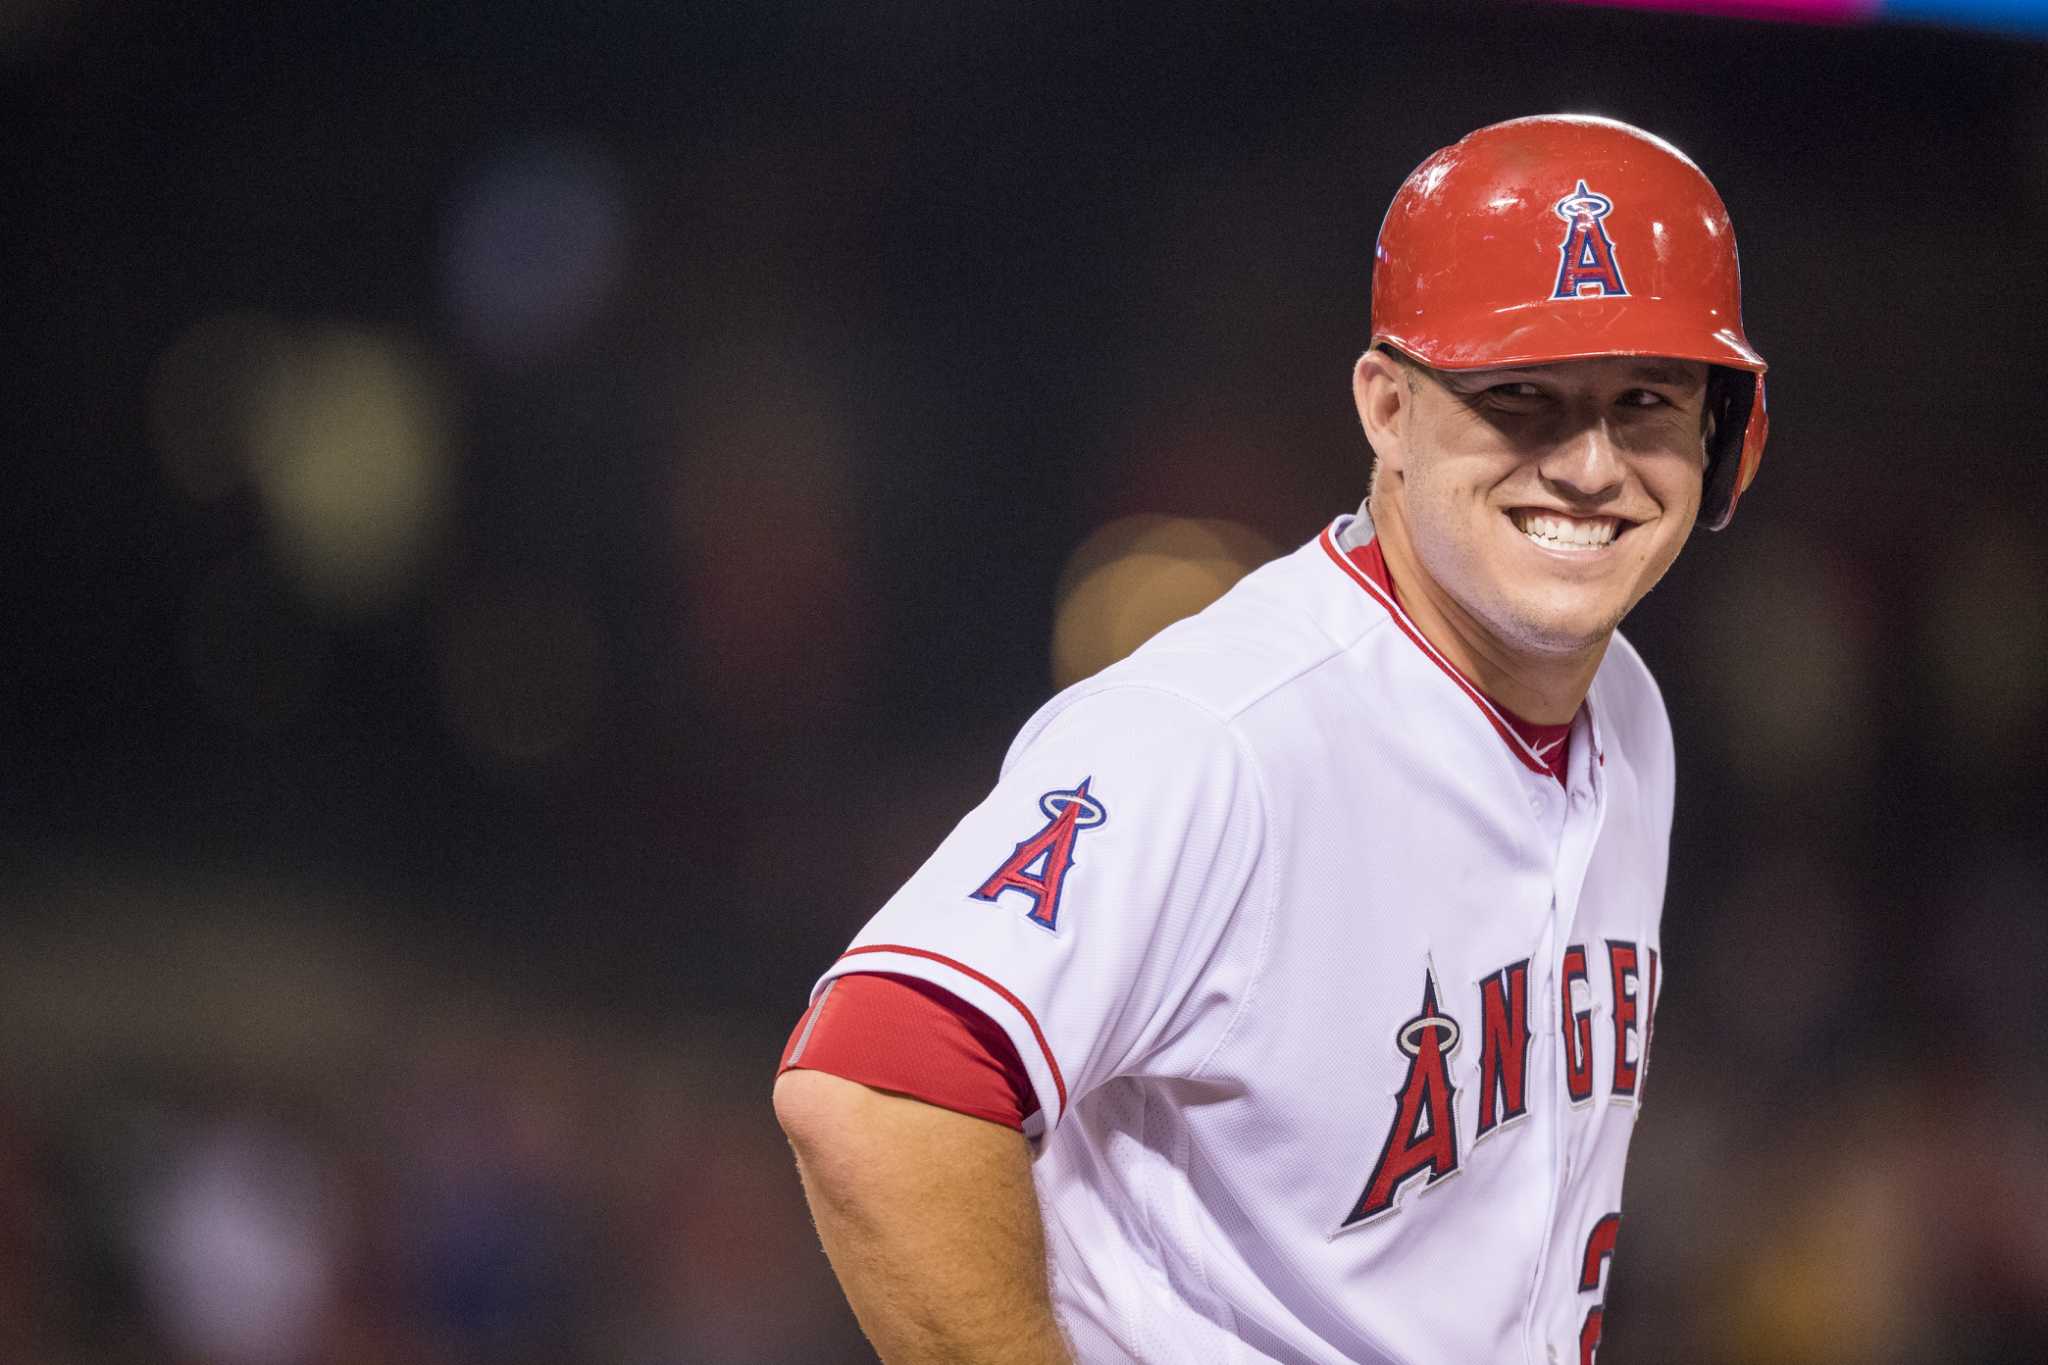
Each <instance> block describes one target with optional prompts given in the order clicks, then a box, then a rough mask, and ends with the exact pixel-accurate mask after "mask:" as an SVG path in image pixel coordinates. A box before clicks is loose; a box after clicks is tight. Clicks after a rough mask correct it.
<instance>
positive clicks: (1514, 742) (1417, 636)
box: [1318, 522, 1552, 777]
mask: <svg viewBox="0 0 2048 1365" xmlns="http://www.w3.org/2000/svg"><path fill="white" fill-rule="evenodd" d="M1336 531H1337V527H1336V523H1334V522H1332V523H1331V524H1330V525H1328V526H1325V527H1324V528H1323V533H1322V535H1321V536H1319V537H1318V540H1319V541H1320V542H1321V543H1322V547H1323V550H1324V552H1325V553H1326V554H1328V555H1329V556H1330V562H1331V563H1332V564H1335V565H1336V566H1337V567H1338V568H1340V569H1342V570H1343V571H1344V573H1345V574H1346V575H1347V576H1348V577H1349V578H1350V579H1351V581H1352V582H1354V583H1356V584H1358V586H1359V587H1361V588H1363V589H1365V591H1366V594H1367V595H1368V596H1370V597H1371V598H1372V599H1373V600H1374V601H1376V602H1378V603H1379V604H1380V605H1381V606H1382V607H1385V608H1386V610H1387V615H1389V616H1391V617H1392V618H1393V619H1394V624H1395V625H1397V626H1399V627H1400V628H1401V633H1402V634H1403V635H1406V636H1407V637H1408V638H1409V639H1410V640H1411V641H1413V642H1414V644H1415V647H1416V648H1417V649H1420V650H1421V651H1422V652H1423V653H1424V654H1426V655H1428V656H1429V660H1430V662H1431V663H1434V664H1435V665H1436V666H1437V667H1438V668H1441V669H1442V670H1443V671H1444V676H1445V677H1447V678H1449V679H1450V680H1451V681H1452V682H1454V683H1456V684H1457V685H1458V687H1459V689H1460V690H1461V691H1463V692H1464V694H1465V695H1466V696H1468V697H1470V698H1471V699H1472V704H1473V705H1474V706H1477V707H1478V708H1479V711H1480V714H1481V715H1483V716H1485V717H1486V719H1487V722H1488V723H1489V724H1490V725H1492V726H1493V728H1494V732H1495V733H1496V734H1498V735H1499V736H1500V737H1501V739H1502V740H1503V741H1504V742H1505V743H1506V744H1507V746H1508V750H1509V751H1510V752H1511V753H1513V754H1514V756H1515V757H1516V758H1518V759H1520V760H1521V761H1522V766H1523V767H1525V768H1527V769H1528V770H1529V771H1530V772H1532V773H1538V774H1541V775H1542V776H1544V777H1549V776H1551V775H1552V774H1551V771H1550V765H1549V764H1547V763H1545V762H1544V761H1543V760H1542V759H1541V758H1539V757H1537V755H1536V754H1535V753H1534V752H1533V751H1532V750H1531V749H1530V748H1529V746H1528V744H1527V743H1525V742H1524V741H1523V739H1522V737H1521V736H1520V735H1518V734H1516V733H1515V731H1514V727H1513V726H1511V725H1509V724H1508V723H1507V720H1506V719H1505V718H1504V717H1503V716H1502V715H1501V713H1500V711H1499V709H1498V708H1497V707H1495V706H1494V704H1493V703H1492V702H1490V701H1488V700H1487V699H1486V694H1485V693H1484V692H1481V691H1480V690H1479V689H1478V688H1477V687H1474V686H1473V685H1472V682H1471V680H1470V679H1468V678H1467V677H1466V676H1465V675H1464V674H1463V673H1460V672H1459V671H1458V669H1457V666H1456V665H1455V664H1453V663H1452V662H1451V661H1450V660H1449V659H1446V658H1445V657H1444V656H1443V655H1442V654H1440V653H1438V652H1437V648H1436V646H1435V645H1433V644H1431V643H1430V642H1429V641H1428V640H1427V639H1426V638H1424V636H1423V634H1422V632H1421V630H1419V629H1418V628H1417V627H1416V625H1415V623H1414V622H1413V621H1411V620H1409V619H1408V613H1407V612H1405V611H1403V610H1401V604H1400V603H1399V602H1398V601H1396V600H1395V598H1394V593H1393V587H1392V584H1391V583H1389V582H1388V581H1387V580H1386V579H1385V578H1384V577H1383V576H1381V575H1376V574H1374V573H1373V572H1372V571H1371V570H1369V569H1368V568H1367V567H1366V565H1364V564H1361V563H1359V562H1358V560H1357V559H1355V558H1353V555H1360V554H1362V553H1363V551H1360V550H1354V551H1352V553H1351V554H1346V553H1345V552H1344V551H1343V550H1340V549H1338V548H1337V536H1336ZM1375 539H1377V537H1375ZM1368 543H1370V542H1368ZM1382 563H1384V561H1382Z"/></svg>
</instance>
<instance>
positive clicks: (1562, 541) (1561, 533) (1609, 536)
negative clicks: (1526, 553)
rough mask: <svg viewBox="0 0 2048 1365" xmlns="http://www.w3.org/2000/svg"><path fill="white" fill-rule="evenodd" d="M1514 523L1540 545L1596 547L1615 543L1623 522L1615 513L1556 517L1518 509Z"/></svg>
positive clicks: (1571, 548)
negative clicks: (1617, 518)
mask: <svg viewBox="0 0 2048 1365" xmlns="http://www.w3.org/2000/svg"><path fill="white" fill-rule="evenodd" d="M1514 521H1515V525H1516V526H1517V527H1518V528H1519V529H1520V530H1521V532H1522V534H1523V535H1525V536H1527V537H1529V539H1531V540H1533V541H1535V542H1536V543H1537V544H1538V545H1547V546H1549V547H1551V548H1552V549H1558V550H1597V549H1599V548H1600V547H1601V546H1603V545H1611V544H1613V543H1614V537H1615V536H1616V535H1617V534H1619V533H1620V531H1621V523H1620V521H1618V520H1616V519H1615V518H1613V517H1591V518H1588V519H1587V520H1584V521H1580V520H1578V519H1577V518H1575V517H1557V516H1551V515H1549V514H1547V513H1544V512H1516V513H1515V514H1514Z"/></svg>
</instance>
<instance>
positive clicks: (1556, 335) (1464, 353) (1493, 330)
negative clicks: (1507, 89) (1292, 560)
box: [1372, 114, 1770, 530]
mask: <svg viewBox="0 0 2048 1365" xmlns="http://www.w3.org/2000/svg"><path fill="white" fill-rule="evenodd" d="M1372 344H1373V345H1375V346H1380V345H1386V346H1391V347H1393V348H1394V349H1396V350H1399V351H1402V352H1404V353H1406V354H1407V355H1409V356H1411V357H1413V358H1414V359H1416V360H1418V361H1420V362H1422V363H1423V364H1424V365H1427V366H1430V367H1431V368H1433V369H1440V370H1472V369H1490V368H1493V367H1495V366H1502V365H1526V364H1533V363H1539V362H1549V361H1560V360H1580V359H1586V358H1589V357H1594V356H1612V355H1656V356H1672V357H1676V358H1678V359H1683V360H1698V361H1704V362H1705V363H1706V364H1708V365H1709V366H1712V367H1714V368H1713V369H1712V370H1710V372H1709V373H1710V374H1711V375H1713V380H1712V381H1711V382H1710V384H1709V390H1708V392H1709V403H1710V405H1712V408H1713V412H1714V419H1715V421H1714V436H1713V439H1712V440H1711V441H1710V443H1709V449H1708V452H1707V470H1706V488H1705V492H1704V495H1703V497H1702V501H1701V506H1700V521H1701V522H1702V523H1704V524H1705V525H1706V526H1708V527H1709V528H1711V529H1713V530H1720V529H1721V528H1722V527H1724V526H1726V525H1727V524H1728V521H1729V518H1730V517H1731V516H1733V515H1734V512H1735V504H1736V501H1737V500H1738V499H1740V498H1741V496H1742V494H1743V491H1744V490H1746V489H1747V488H1748V487H1749V485H1750V482H1751V481H1752V480H1753V479H1755V478H1756V471H1757V465H1758V464H1759V463H1760V462H1761V461H1762V459H1763V452H1764V439H1765V437H1766V435H1767V434H1768V433H1769V430H1770V419H1769V417H1768V415H1767V413H1766V411H1765V407H1764V384H1763V374H1764V370H1765V368H1766V367H1765V365H1764V359H1763V357H1762V356H1760V355H1758V354H1757V352H1756V350H1755V349H1754V348H1753V347H1752V346H1751V345H1750V344H1749V338H1748V337H1747V336H1746V335H1745V334H1744V332H1743V329H1742V276H1741V270H1740V267H1739V265H1738V263H1737V260H1736V252H1735V230H1734V228H1733V227H1732V226H1731V225H1730V223H1729V221H1728V210H1727V209H1726V208H1725V207H1724V206H1723V205H1722V203H1721V196H1720V195H1719V194H1717V193H1715V191H1714V187H1713V185H1712V184H1710V183H1708V181H1707V177H1706V176H1705V175H1704V174H1703V173H1702V172H1701V171H1700V168H1699V167H1698V166H1695V165H1694V164H1693V163H1692V161H1691V160H1690V159H1688V158H1687V157H1686V155H1685V154H1684V153H1683V152H1681V151H1679V150H1678V149H1677V148H1676V147H1673V146H1672V145H1671V144H1670V143H1668V142H1666V141H1664V140H1663V139H1662V138H1658V137H1655V136H1652V135H1651V134H1649V133H1646V132H1644V131H1643V130H1642V129H1640V128H1635V127H1631V126H1630V125H1628V124H1626V123H1621V122H1617V121H1616V120H1613V119H1606V118H1596V117H1592V116H1588V115H1571V114H1547V115H1540V116H1537V117H1533V118H1519V119H1512V120H1510V121H1508V122H1506V123H1496V124H1492V125H1490V126H1488V127H1485V128H1481V129H1479V130H1478V131H1477V132H1475V133H1472V134H1470V135H1468V136H1467V137H1465V138H1463V139H1462V140H1460V141H1459V142H1457V143H1455V144H1453V145H1452V146H1449V147H1445V148H1444V149H1442V150H1441V151H1439V152H1437V153H1436V154H1435V155H1433V156H1431V157H1430V158H1429V159H1428V160H1426V161H1424V162H1423V163H1422V164H1421V165H1420V166H1417V167H1416V168H1415V170H1414V171H1413V172H1412V173H1411V174H1410V175H1409V176H1408V178H1407V180H1405V181H1404V182H1402V185H1401V188H1400V190H1399V191H1398V192H1397V193H1396V194H1395V195H1394V202H1393V205H1392V206H1391V207H1390V208H1388V210H1387V216H1386V221H1385V222H1384V223H1382V224H1381V226H1380V235H1379V244H1378V246H1377V248H1376V249H1375V252H1374V259H1373V272H1372Z"/></svg>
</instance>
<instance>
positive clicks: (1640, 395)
mask: <svg viewBox="0 0 2048 1365" xmlns="http://www.w3.org/2000/svg"><path fill="white" fill-rule="evenodd" d="M1670 402H1671V400H1670V399H1669V398H1666V397H1665V396H1664V395H1663V394H1661V393H1658V392H1657V391H1656V390H1655V389H1630V390H1629V391H1628V392H1627V393H1625V394H1623V395H1622V396H1621V403H1622V406H1623V407H1628V408H1655V407H1664V406H1668V405H1669V404H1670Z"/></svg>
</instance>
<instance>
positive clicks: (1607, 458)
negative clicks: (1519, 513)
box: [1539, 418, 1622, 502]
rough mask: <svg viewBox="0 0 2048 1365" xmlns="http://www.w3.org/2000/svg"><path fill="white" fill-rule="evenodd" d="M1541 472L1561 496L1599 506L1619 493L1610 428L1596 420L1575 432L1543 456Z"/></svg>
mask: <svg viewBox="0 0 2048 1365" xmlns="http://www.w3.org/2000/svg"><path fill="white" fill-rule="evenodd" d="M1539 468H1540V472H1541V473H1542V475H1543V479H1544V481H1545V482H1546V483H1548V484H1550V485H1551V486H1552V487H1554V488H1555V489H1556V490H1557V491H1558V492H1559V493H1560V494H1562V495H1564V496H1567V497H1570V498H1572V499H1574V500H1575V501H1581V502H1601V501H1604V500H1605V499H1607V498H1609V497H1611V496H1612V495H1613V494H1615V493H1616V492H1618V491H1620V488H1621V483H1622V458H1621V449H1620V445H1619V443H1618V442H1617V441H1616V439H1615V434H1614V428H1613V425H1612V424H1611V423H1610V422H1608V421H1606V420H1605V419H1600V418H1596V419H1594V420H1592V421H1590V422H1587V423H1585V424H1583V425H1582V426H1580V427H1578V428H1577V429H1576V430H1574V431H1573V432H1572V433H1571V434H1570V435H1569V436H1566V437H1565V438H1564V439H1563V440H1561V441H1559V442H1558V443H1557V444H1556V445H1554V446H1552V447H1551V449H1550V450H1549V451H1548V452H1547V453H1546V454H1545V456H1544V458H1543V461H1542V464H1541V465H1540V467H1539Z"/></svg>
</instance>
